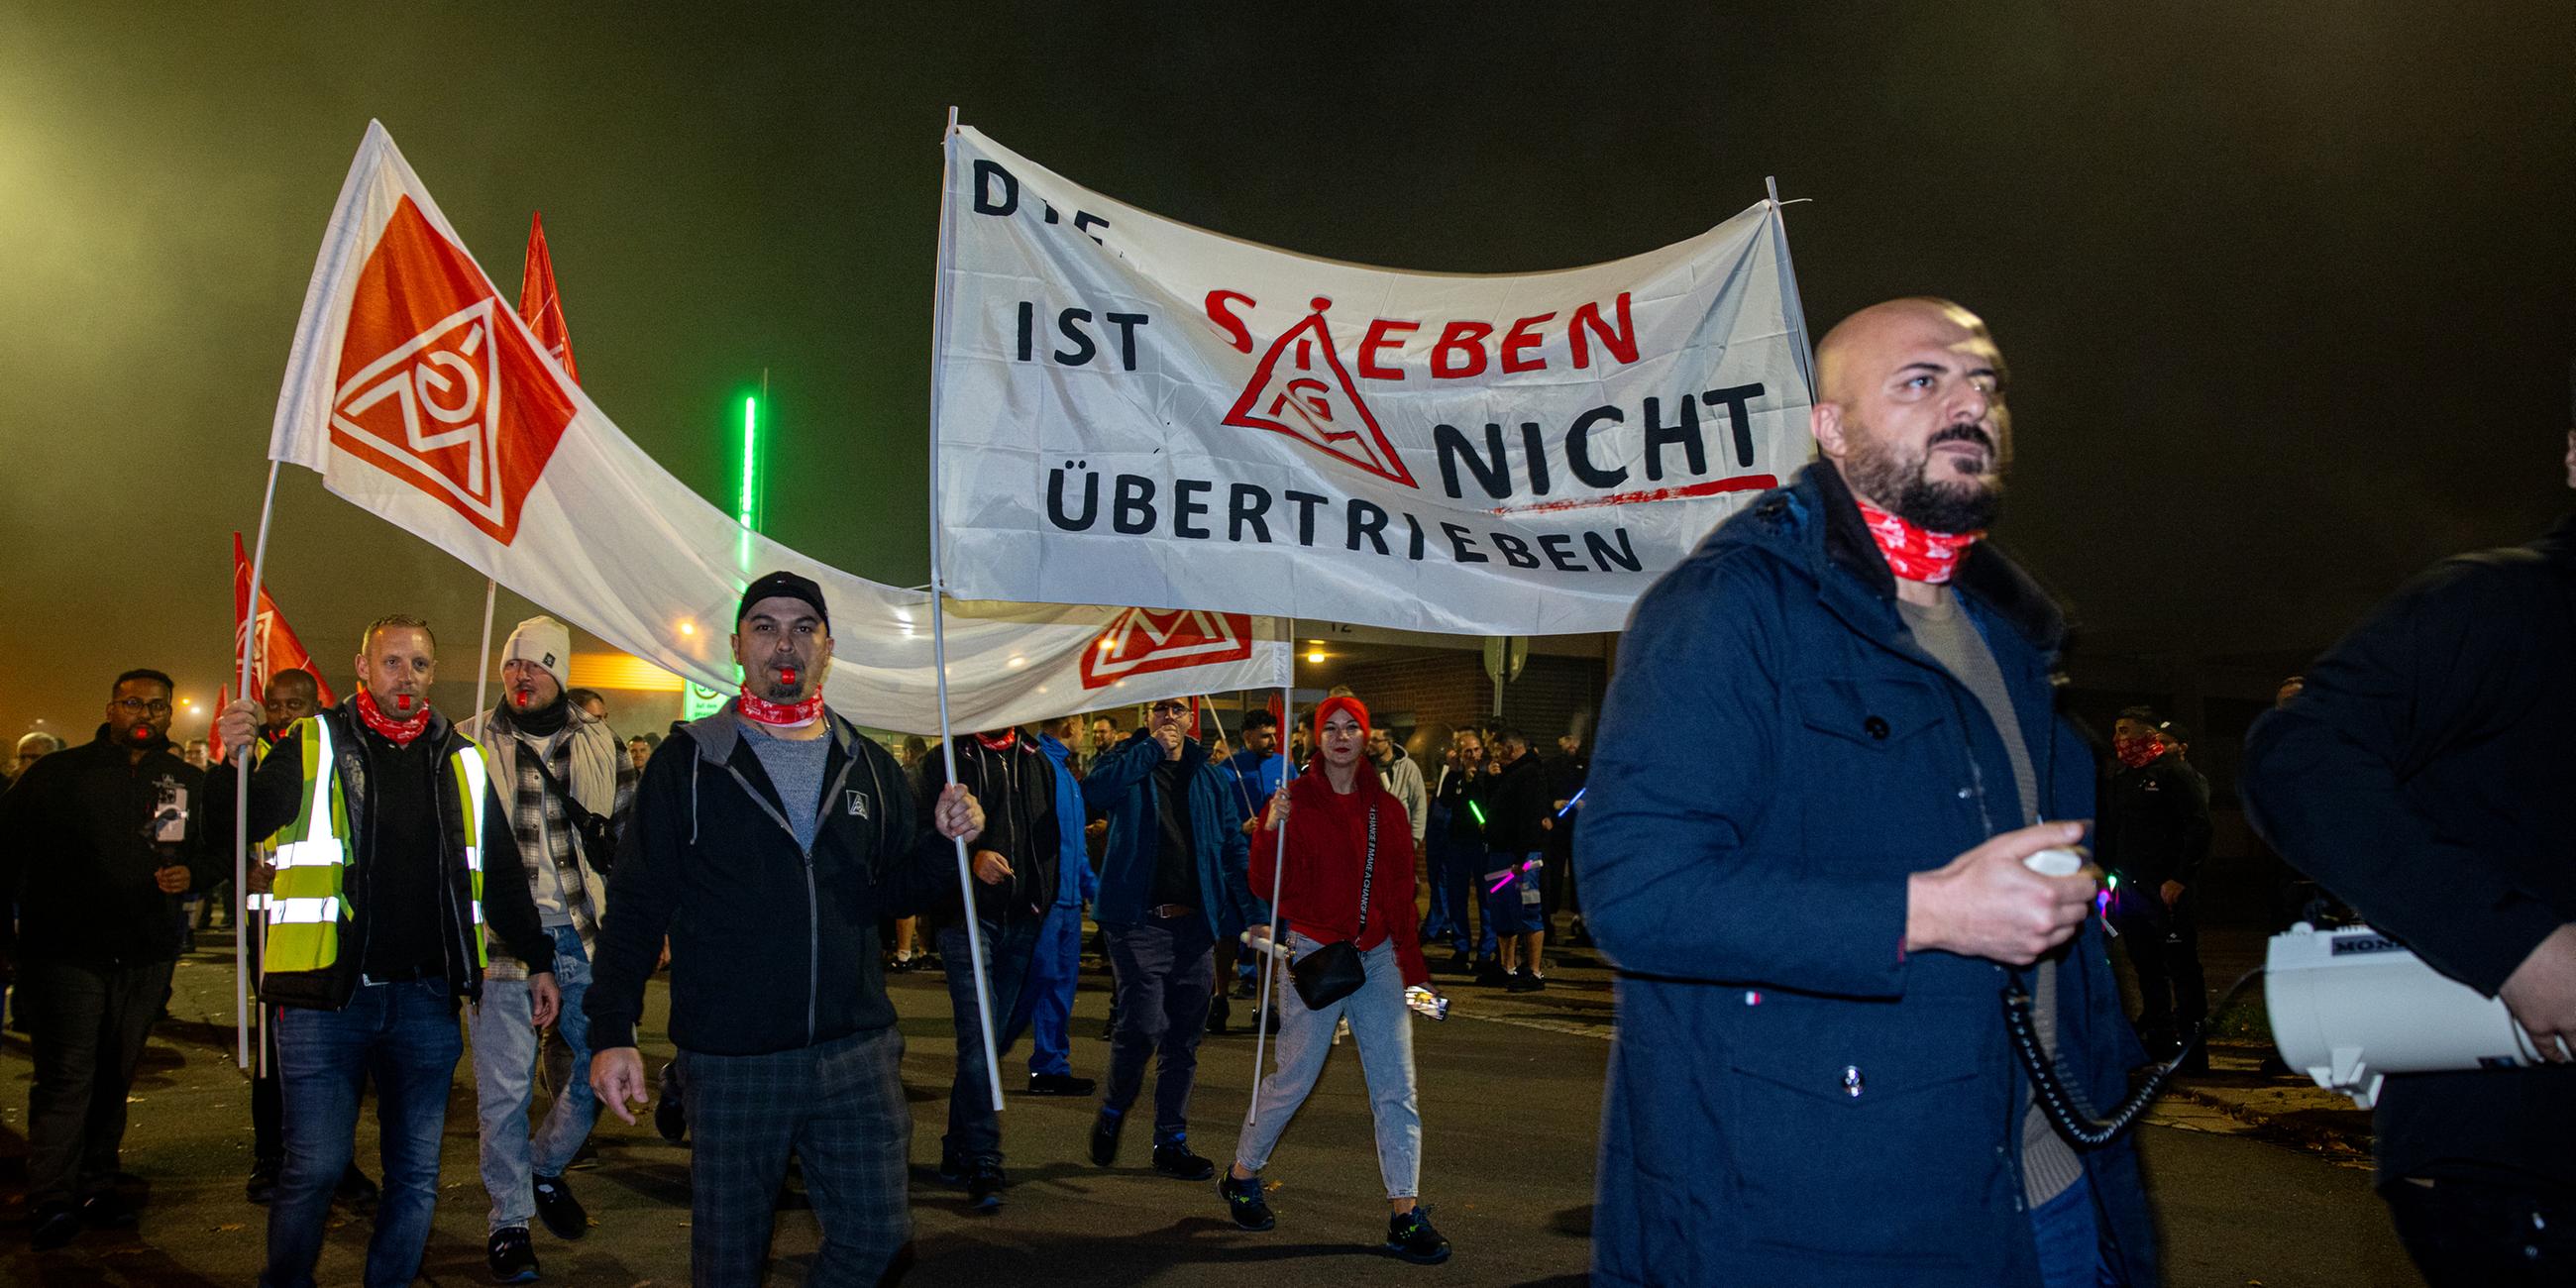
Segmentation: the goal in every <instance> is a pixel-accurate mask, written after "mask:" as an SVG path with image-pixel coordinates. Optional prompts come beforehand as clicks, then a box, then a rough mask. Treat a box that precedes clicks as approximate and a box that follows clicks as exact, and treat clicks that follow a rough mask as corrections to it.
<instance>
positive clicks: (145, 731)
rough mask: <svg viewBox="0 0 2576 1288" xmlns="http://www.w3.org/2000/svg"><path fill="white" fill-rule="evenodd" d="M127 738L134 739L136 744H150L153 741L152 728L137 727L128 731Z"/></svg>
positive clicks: (146, 726) (148, 726) (145, 726)
mask: <svg viewBox="0 0 2576 1288" xmlns="http://www.w3.org/2000/svg"><path fill="white" fill-rule="evenodd" d="M126 736H127V737H129V738H132V739H133V740H135V741H136V742H150V741H152V726H150V725H136V726H134V727H133V728H132V729H128V730H126Z"/></svg>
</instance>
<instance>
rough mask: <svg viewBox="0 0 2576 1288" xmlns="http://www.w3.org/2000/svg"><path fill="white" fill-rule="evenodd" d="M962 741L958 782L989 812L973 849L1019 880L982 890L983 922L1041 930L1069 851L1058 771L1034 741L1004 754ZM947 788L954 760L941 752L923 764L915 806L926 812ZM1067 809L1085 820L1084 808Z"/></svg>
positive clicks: (1024, 739) (978, 906)
mask: <svg viewBox="0 0 2576 1288" xmlns="http://www.w3.org/2000/svg"><path fill="white" fill-rule="evenodd" d="M954 741H955V743H956V747H957V780H958V781H959V782H962V783H964V784H966V790H967V791H969V792H972V793H974V794H975V799H976V800H977V801H978V802H980V803H982V805H983V806H984V830H983V831H982V832H981V833H980V834H978V835H977V836H976V838H975V843H974V844H973V845H971V846H969V847H968V848H969V849H971V850H991V851H993V852H994V853H996V854H999V855H1001V856H1002V858H1003V860H1004V861H1005V862H1008V863H1009V864H1010V865H1011V875H1009V876H1007V877H1004V878H1003V879H1002V880H1001V881H999V882H997V883H995V884H992V885H986V884H985V883H984V882H982V881H977V882H976V883H975V914H976V916H978V917H980V918H982V919H983V920H985V921H987V922H991V923H994V924H997V925H1000V926H1002V927H1004V928H1009V927H1013V926H1035V925H1036V924H1037V923H1039V922H1041V921H1044V920H1046V914H1047V909H1049V908H1052V907H1054V906H1055V901H1056V894H1057V890H1056V860H1057V855H1058V852H1059V851H1060V850H1061V849H1062V848H1063V845H1064V830H1063V828H1062V826H1061V825H1060V824H1059V823H1058V821H1057V819H1056V816H1055V812H1056V804H1057V802H1056V791H1055V786H1056V784H1055V764H1054V762H1053V761H1050V760H1048V759H1047V756H1046V753H1045V752H1043V751H1041V750H1039V749H1038V743H1037V740H1036V739H1035V738H1031V737H1029V736H1027V735H1026V734H1015V735H1014V736H1013V738H1012V741H1011V743H1010V745H1008V746H1005V747H1000V748H994V747H988V746H985V745H984V740H983V739H982V738H979V737H976V736H974V735H971V734H970V735H967V736H965V737H961V738H958V739H955V740H954ZM947 785H948V760H947V757H946V756H945V755H944V754H942V753H941V752H939V751H937V750H934V751H932V752H931V753H930V754H929V755H927V756H924V757H922V758H921V792H920V797H919V799H918V800H917V801H916V802H915V804H916V805H917V806H918V807H919V808H920V809H922V810H924V811H925V812H926V811H927V810H928V809H929V808H930V805H931V803H932V802H934V801H936V800H937V799H938V798H939V792H940V789H942V788H944V787H946V786H947ZM1066 807H1067V808H1070V809H1072V810H1074V811H1076V813H1077V814H1078V813H1079V812H1080V811H1081V809H1082V802H1081V801H1080V800H1074V801H1071V802H1068V803H1067V805H1066ZM1077 826H1078V824H1077ZM948 854H949V858H950V860H951V862H952V864H953V862H954V861H955V858H956V853H955V851H954V850H953V849H951V850H950V851H948Z"/></svg>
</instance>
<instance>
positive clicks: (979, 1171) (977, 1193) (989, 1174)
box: [966, 1163, 1010, 1212]
mask: <svg viewBox="0 0 2576 1288" xmlns="http://www.w3.org/2000/svg"><path fill="white" fill-rule="evenodd" d="M1008 1184H1010V1181H1009V1179H1008V1178H1007V1177H1005V1176H1003V1174H1002V1165H1001V1164H999V1163H977V1164H975V1170H974V1174H973V1175H970V1176H968V1177H967V1178H966V1206H967V1208H968V1210H970V1211H975V1212H991V1211H994V1210H996V1209H998V1208H1000V1207H1001V1206H1002V1187H1003V1186H1006V1185H1008Z"/></svg>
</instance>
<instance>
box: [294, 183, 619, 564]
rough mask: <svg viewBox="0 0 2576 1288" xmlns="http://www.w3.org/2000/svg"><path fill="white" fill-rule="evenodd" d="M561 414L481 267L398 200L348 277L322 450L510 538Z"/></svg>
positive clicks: (567, 414) (567, 412) (539, 361)
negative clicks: (350, 295)
mask: <svg viewBox="0 0 2576 1288" xmlns="http://www.w3.org/2000/svg"><path fill="white" fill-rule="evenodd" d="M572 415H573V406H572V400H571V399H570V398H569V397H567V396H565V394H564V392H563V390H562V388H561V387H560V386H559V385H558V384H557V383H556V377H555V375H554V373H553V370H552V369H551V367H550V365H549V363H548V360H547V359H546V357H545V356H544V355H543V354H541V353H540V352H538V351H537V349H536V348H535V347H534V346H532V345H530V344H529V343H528V342H527V340H526V338H525V337H523V336H522V335H521V334H520V333H519V330H518V328H516V327H512V326H509V325H507V324H506V323H505V322H504V321H502V318H501V307H500V298H499V296H498V295H497V294H496V293H495V292H494V291H493V290H492V286H491V283H490V282H488V281H486V280H485V279H484V277H483V273H482V270H480V269H478V268H476V267H475V266H474V262H473V260H472V259H470V258H468V257H467V256H466V254H465V252H464V251H463V250H461V249H459V248H458V247H457V246H456V245H455V243H453V242H450V241H449V240H447V239H446V238H445V237H442V236H440V235H439V233H438V231H437V230H436V229H434V228H432V227H431V226H430V224H429V221H428V220H427V219H426V218H424V217H423V216H422V215H421V213H420V210H419V208H418V207H416V206H414V205H413V204H412V200H411V198H409V197H404V198H403V199H402V201H401V203H400V204H399V205H398V206H397V207H396V208H395V211H394V214H393V217H392V218H391V219H389V220H387V221H386V223H385V230H384V234H383V236H382V237H380V238H379V239H378V240H377V242H376V247H375V250H374V251H373V253H371V254H369V255H368V257H367V263H366V267H365V268H364V269H363V270H362V271H361V272H360V273H359V275H358V288H357V292H356V295H355V298H354V299H353V300H352V301H351V303H350V308H349V329H348V334H347V337H346V338H345V339H344V340H343V341H342V344H341V349H340V371H339V387H338V392H337V393H336V394H335V395H334V396H333V398H332V410H331V444H332V446H333V447H334V448H336V449H338V450H340V451H342V452H346V453H348V454H350V455H352V456H356V457H358V458H360V459H362V460H365V461H367V462H368V463H369V464H372V465H374V466H375V467H376V468H378V469H380V470H382V471H384V472H385V473H387V474H389V475H392V476H393V477H394V478H396V479H398V480H401V481H402V482H405V483H408V484H410V485H411V486H413V487H415V488H418V489H419V490H421V491H422V492H425V493H427V494H429V495H430V496H433V497H436V498H437V499H438V500H440V501H442V502H444V503H446V504H447V505H448V506H449V507H450V508H452V509H454V510H455V511H456V512H457V513H458V514H460V515H462V516H464V518H465V519H466V520H467V521H468V522H471V523H472V524H473V525H474V526H475V527H476V528H478V529H480V530H481V531H482V532H483V533H484V534H485V535H486V536H489V537H491V538H492V539H493V540H495V541H498V542H500V543H501V544H503V545H508V544H510V543H511V541H513V540H514V539H516V537H517V536H518V530H519V511H520V506H521V505H522V503H524V502H525V501H526V500H527V496H528V493H529V491H530V490H531V489H533V488H534V487H535V486H536V483H537V480H538V478H539V477H541V476H542V475H543V474H544V473H545V468H546V462H547V461H548V460H549V459H551V458H552V457H553V455H554V450H555V444H556V443H557V442H558V441H560V440H561V439H562V437H563V432H564V428H565V426H567V425H569V424H570V423H571V421H572Z"/></svg>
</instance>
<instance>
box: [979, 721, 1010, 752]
mask: <svg viewBox="0 0 2576 1288" xmlns="http://www.w3.org/2000/svg"><path fill="white" fill-rule="evenodd" d="M975 741H977V742H980V743H982V744H984V749H985V750H986V751H1009V750H1010V749H1011V748H1013V747H1016V746H1019V745H1020V731H1019V730H1018V729H1017V728H1016V727H1014V728H1010V729H1005V730H1003V731H1002V736H1001V737H999V738H996V737H994V736H993V735H991V734H988V733H979V734H977V735H975Z"/></svg>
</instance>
